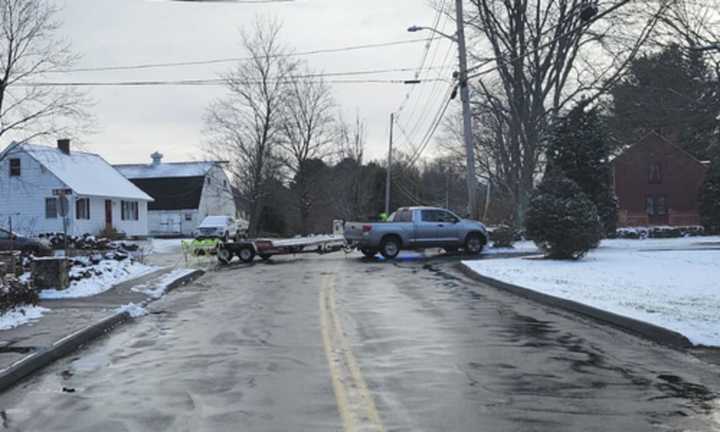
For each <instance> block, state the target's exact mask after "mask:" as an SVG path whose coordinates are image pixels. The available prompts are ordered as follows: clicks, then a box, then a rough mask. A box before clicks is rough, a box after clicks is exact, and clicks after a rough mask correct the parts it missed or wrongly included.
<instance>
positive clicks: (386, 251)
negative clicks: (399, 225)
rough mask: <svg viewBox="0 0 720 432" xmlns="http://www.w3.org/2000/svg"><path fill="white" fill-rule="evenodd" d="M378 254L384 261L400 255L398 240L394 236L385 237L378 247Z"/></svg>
mask: <svg viewBox="0 0 720 432" xmlns="http://www.w3.org/2000/svg"><path fill="white" fill-rule="evenodd" d="M380 253H381V254H382V256H383V257H385V259H389V260H391V259H394V258H395V257H396V256H398V254H399V253H400V239H399V238H397V237H395V236H388V237H385V238H384V239H383V241H382V245H381V246H380Z"/></svg>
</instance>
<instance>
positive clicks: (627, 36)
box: [468, 0, 667, 224]
mask: <svg viewBox="0 0 720 432" xmlns="http://www.w3.org/2000/svg"><path fill="white" fill-rule="evenodd" d="M470 3H471V4H472V5H473V11H474V12H475V13H474V14H473V16H472V17H471V18H470V19H469V22H468V25H469V28H470V30H471V31H470V34H471V40H472V45H473V46H474V51H473V57H474V58H475V60H476V61H477V62H478V65H477V66H475V67H473V68H472V71H471V73H470V79H471V82H470V84H471V86H472V89H473V92H474V95H473V100H474V107H475V110H476V113H475V116H476V118H477V120H480V121H481V122H482V123H481V125H480V127H481V128H485V130H479V131H476V133H478V134H479V137H478V138H479V139H478V141H477V144H478V145H479V146H480V147H481V151H480V152H478V153H479V154H478V158H479V161H480V163H481V165H482V164H484V165H485V166H484V171H485V174H486V175H488V176H491V177H493V183H496V184H499V185H501V186H502V187H503V188H505V189H506V190H507V191H509V192H510V193H511V195H512V197H513V200H514V202H515V208H516V211H515V218H514V219H515V223H516V224H522V222H523V219H524V214H525V209H526V207H527V204H528V201H529V196H530V192H531V190H532V188H533V186H534V181H535V179H536V178H537V175H538V174H539V172H540V171H541V169H542V157H543V150H544V146H543V143H544V140H545V134H546V132H547V130H548V125H549V124H551V122H552V120H553V118H554V117H555V116H556V115H558V114H559V113H560V112H561V111H562V110H564V109H565V108H566V107H567V106H568V105H569V104H571V103H573V102H575V101H577V100H579V99H580V98H581V97H584V98H586V101H587V102H586V103H589V102H590V101H593V100H596V99H597V98H600V97H601V96H603V95H605V94H606V93H607V91H608V89H609V88H610V87H612V85H613V84H614V83H615V82H617V80H618V79H619V77H621V76H622V73H623V72H624V71H625V69H626V68H627V66H628V65H629V63H630V62H631V61H632V59H633V58H635V56H636V55H637V53H638V51H639V49H640V47H641V46H642V45H643V44H644V43H645V42H646V41H647V39H648V37H649V36H650V35H651V34H652V31H653V29H654V28H655V26H656V24H657V22H658V18H659V16H661V14H662V13H663V12H664V10H665V8H666V3H667V2H666V1H664V0H660V1H659V2H640V1H637V2H632V1H630V0H615V2H612V1H607V2H604V1H601V2H599V7H600V11H601V12H600V14H598V15H597V16H596V17H595V18H593V19H592V20H590V21H589V22H588V21H586V20H585V19H583V16H582V13H581V12H582V11H583V10H584V8H585V7H586V6H587V5H588V4H589V2H587V1H586V0H506V1H502V2H498V1H492V0H470ZM488 51H489V52H490V53H491V55H490V56H488V55H487V53H488ZM488 57H490V58H492V59H494V65H493V66H492V67H490V66H482V65H483V64H487V63H489V62H487V61H483V59H486V58H488Z"/></svg>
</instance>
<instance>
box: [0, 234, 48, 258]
mask: <svg viewBox="0 0 720 432" xmlns="http://www.w3.org/2000/svg"><path fill="white" fill-rule="evenodd" d="M11 250H17V251H20V252H22V253H25V254H33V255H35V256H49V255H52V249H51V248H50V245H49V244H48V243H46V242H43V241H40V240H36V239H33V238H29V237H24V236H21V235H18V234H17V233H12V232H10V231H8V230H5V229H2V228H0V251H11Z"/></svg>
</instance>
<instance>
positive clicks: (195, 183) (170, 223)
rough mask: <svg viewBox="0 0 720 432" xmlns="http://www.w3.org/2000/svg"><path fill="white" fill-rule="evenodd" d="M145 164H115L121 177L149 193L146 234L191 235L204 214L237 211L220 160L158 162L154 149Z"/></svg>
mask: <svg viewBox="0 0 720 432" xmlns="http://www.w3.org/2000/svg"><path fill="white" fill-rule="evenodd" d="M150 157H151V158H152V162H151V163H149V164H133V165H115V168H116V169H117V170H118V171H120V173H122V174H123V175H124V176H125V177H127V178H128V179H129V180H130V181H131V182H133V183H134V184H135V185H136V186H137V187H139V188H140V189H142V190H143V191H144V192H145V193H147V194H148V195H150V196H151V197H153V199H154V201H153V202H151V203H150V206H149V227H150V234H151V235H157V236H180V235H182V236H191V235H192V234H193V231H194V230H195V228H196V227H197V226H198V225H199V224H200V222H202V220H203V219H205V217H206V216H233V217H235V216H236V215H237V207H236V206H235V200H234V199H233V193H232V189H231V187H230V180H229V179H228V176H227V174H226V173H225V170H223V168H222V162H216V161H206V162H172V163H164V162H162V157H163V155H161V154H160V153H158V152H155V153H153V154H152V155H150Z"/></svg>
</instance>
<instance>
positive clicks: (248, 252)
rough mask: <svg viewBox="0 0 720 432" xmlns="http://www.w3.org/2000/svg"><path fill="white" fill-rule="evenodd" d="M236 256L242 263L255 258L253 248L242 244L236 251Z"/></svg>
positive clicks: (249, 261)
mask: <svg viewBox="0 0 720 432" xmlns="http://www.w3.org/2000/svg"><path fill="white" fill-rule="evenodd" d="M237 256H238V257H240V261H242V262H244V263H246V264H247V263H251V262H252V261H253V259H255V249H254V248H253V247H252V246H249V245H248V246H242V247H241V248H240V250H238V251H237Z"/></svg>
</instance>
